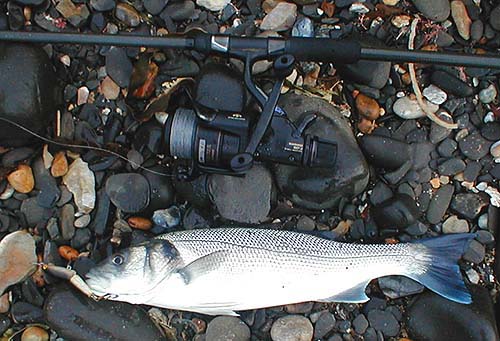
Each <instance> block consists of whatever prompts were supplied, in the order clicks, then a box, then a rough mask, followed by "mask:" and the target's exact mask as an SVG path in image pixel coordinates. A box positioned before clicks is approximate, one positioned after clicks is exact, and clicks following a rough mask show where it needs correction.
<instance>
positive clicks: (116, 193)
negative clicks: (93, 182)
mask: <svg viewBox="0 0 500 341" xmlns="http://www.w3.org/2000/svg"><path fill="white" fill-rule="evenodd" d="M106 194H107V195H108V197H109V198H110V200H111V202H112V203H113V204H114V205H115V206H116V207H118V208H119V209H120V210H122V211H123V212H127V213H137V212H140V211H142V210H144V209H145V208H146V207H147V206H148V204H149V196H150V188H149V183H148V181H147V179H146V178H145V177H144V176H143V175H141V174H137V173H121V174H115V175H112V176H110V177H109V178H108V180H107V181H106Z"/></svg>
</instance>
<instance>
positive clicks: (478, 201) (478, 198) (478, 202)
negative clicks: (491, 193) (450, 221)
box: [450, 193, 488, 219]
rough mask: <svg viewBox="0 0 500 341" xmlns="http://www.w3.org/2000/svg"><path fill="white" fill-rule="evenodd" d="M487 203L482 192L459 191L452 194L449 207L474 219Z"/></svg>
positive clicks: (463, 215) (465, 216)
mask: <svg viewBox="0 0 500 341" xmlns="http://www.w3.org/2000/svg"><path fill="white" fill-rule="evenodd" d="M487 205H488V199H487V198H486V197H485V196H484V195H482V194H476V193H459V194H457V195H455V196H453V200H452V201H451V206H450V208H451V209H452V210H453V211H454V212H456V213H457V214H458V215H459V216H461V217H464V218H467V219H475V218H476V217H477V216H478V215H479V213H481V211H482V209H483V208H484V207H486V206H487Z"/></svg>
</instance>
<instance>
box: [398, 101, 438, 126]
mask: <svg viewBox="0 0 500 341" xmlns="http://www.w3.org/2000/svg"><path fill="white" fill-rule="evenodd" d="M425 102H426V104H427V108H428V109H429V110H430V111H432V112H436V111H438V109H439V106H438V105H436V104H434V103H431V102H429V101H427V100H425ZM392 110H393V111H394V113H395V114H396V115H398V116H399V117H401V118H402V119H405V120H412V119H416V118H420V117H425V116H426V114H425V112H424V111H423V110H422V108H421V107H420V105H419V104H418V102H417V100H416V99H413V98H410V97H408V96H404V97H401V98H398V99H397V100H396V102H394V105H393V106H392Z"/></svg>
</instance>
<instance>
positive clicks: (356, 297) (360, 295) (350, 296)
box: [317, 282, 370, 303]
mask: <svg viewBox="0 0 500 341" xmlns="http://www.w3.org/2000/svg"><path fill="white" fill-rule="evenodd" d="M368 283H369V282H363V283H360V284H358V285H356V286H354V287H352V288H351V289H349V290H346V291H343V292H341V293H339V294H336V295H333V296H331V297H327V298H322V299H318V300H317V301H318V302H328V303H330V302H344V303H364V302H366V301H368V300H369V299H370V298H369V297H368V296H366V293H365V289H366V286H367V285H368Z"/></svg>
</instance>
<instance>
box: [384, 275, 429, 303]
mask: <svg viewBox="0 0 500 341" xmlns="http://www.w3.org/2000/svg"><path fill="white" fill-rule="evenodd" d="M378 285H379V286H380V289H382V292H383V293H384V295H386V296H387V297H389V298H392V299H395V298H400V297H404V296H409V295H414V294H418V293H421V292H422V291H424V289H425V287H424V286H423V285H422V284H420V283H418V282H415V281H414V280H412V279H410V278H408V277H404V276H385V277H381V278H379V279H378Z"/></svg>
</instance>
